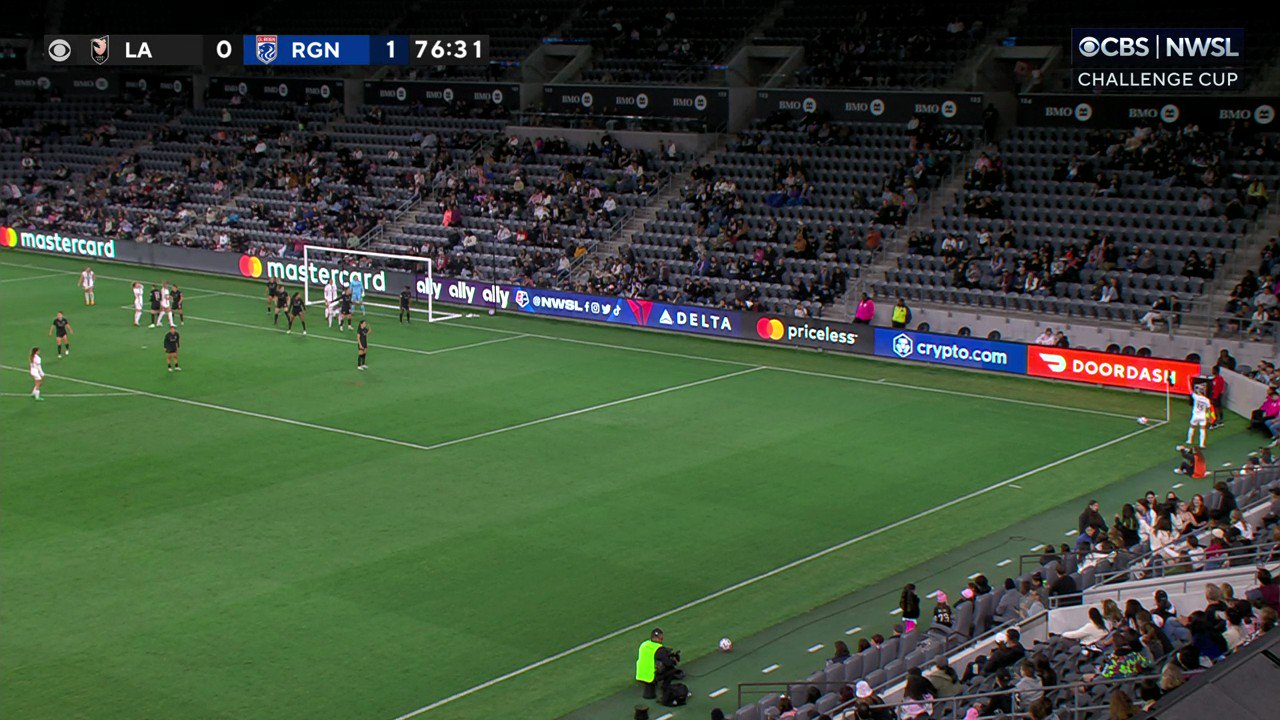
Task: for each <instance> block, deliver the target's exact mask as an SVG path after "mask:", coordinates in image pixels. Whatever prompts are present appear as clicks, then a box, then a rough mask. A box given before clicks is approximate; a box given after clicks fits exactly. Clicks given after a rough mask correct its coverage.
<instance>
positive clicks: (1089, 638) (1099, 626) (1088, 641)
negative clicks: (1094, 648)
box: [1062, 607, 1111, 646]
mask: <svg viewBox="0 0 1280 720" xmlns="http://www.w3.org/2000/svg"><path fill="white" fill-rule="evenodd" d="M1088 615H1089V620H1088V621H1087V622H1086V623H1085V624H1084V625H1081V626H1080V627H1078V628H1076V629H1075V630H1068V631H1067V632H1064V633H1062V637H1064V638H1068V639H1070V640H1076V641H1078V642H1079V643H1080V644H1081V645H1085V646H1090V645H1096V644H1097V643H1099V642H1102V640H1103V638H1105V637H1107V635H1109V634H1110V632H1111V631H1110V630H1108V629H1107V624H1106V621H1104V620H1103V619H1102V611H1101V610H1099V609H1098V608H1096V607H1091V608H1089V613H1088Z"/></svg>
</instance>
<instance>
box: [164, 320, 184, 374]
mask: <svg viewBox="0 0 1280 720" xmlns="http://www.w3.org/2000/svg"><path fill="white" fill-rule="evenodd" d="M178 345H179V339H178V328H176V327H174V326H172V325H170V326H169V332H167V333H165V335H164V364H165V365H166V366H167V367H168V368H169V372H173V371H174V370H178V371H181V370H182V367H181V366H180V365H178Z"/></svg>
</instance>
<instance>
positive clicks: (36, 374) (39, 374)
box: [31, 372, 44, 380]
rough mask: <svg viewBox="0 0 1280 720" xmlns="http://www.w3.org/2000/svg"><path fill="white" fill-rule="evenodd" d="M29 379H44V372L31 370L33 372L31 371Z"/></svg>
mask: <svg viewBox="0 0 1280 720" xmlns="http://www.w3.org/2000/svg"><path fill="white" fill-rule="evenodd" d="M31 379H32V380H43V379H44V373H42V372H33V373H31Z"/></svg>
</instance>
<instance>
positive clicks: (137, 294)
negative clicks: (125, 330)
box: [133, 282, 145, 327]
mask: <svg viewBox="0 0 1280 720" xmlns="http://www.w3.org/2000/svg"><path fill="white" fill-rule="evenodd" d="M144 290H145V288H143V287H142V283H140V282H135V283H134V284H133V326H134V327H139V323H140V322H141V321H142V296H143V292H144Z"/></svg>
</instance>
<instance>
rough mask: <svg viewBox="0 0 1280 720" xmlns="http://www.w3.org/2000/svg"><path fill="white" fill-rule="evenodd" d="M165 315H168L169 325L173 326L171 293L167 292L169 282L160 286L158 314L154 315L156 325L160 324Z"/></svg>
mask: <svg viewBox="0 0 1280 720" xmlns="http://www.w3.org/2000/svg"><path fill="white" fill-rule="evenodd" d="M165 315H168V316H169V327H174V326H175V325H174V322H173V295H172V294H171V293H170V292H169V283H164V284H163V285H161V286H160V314H159V315H157V316H156V325H159V324H160V321H161V320H163V319H164V316H165Z"/></svg>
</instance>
